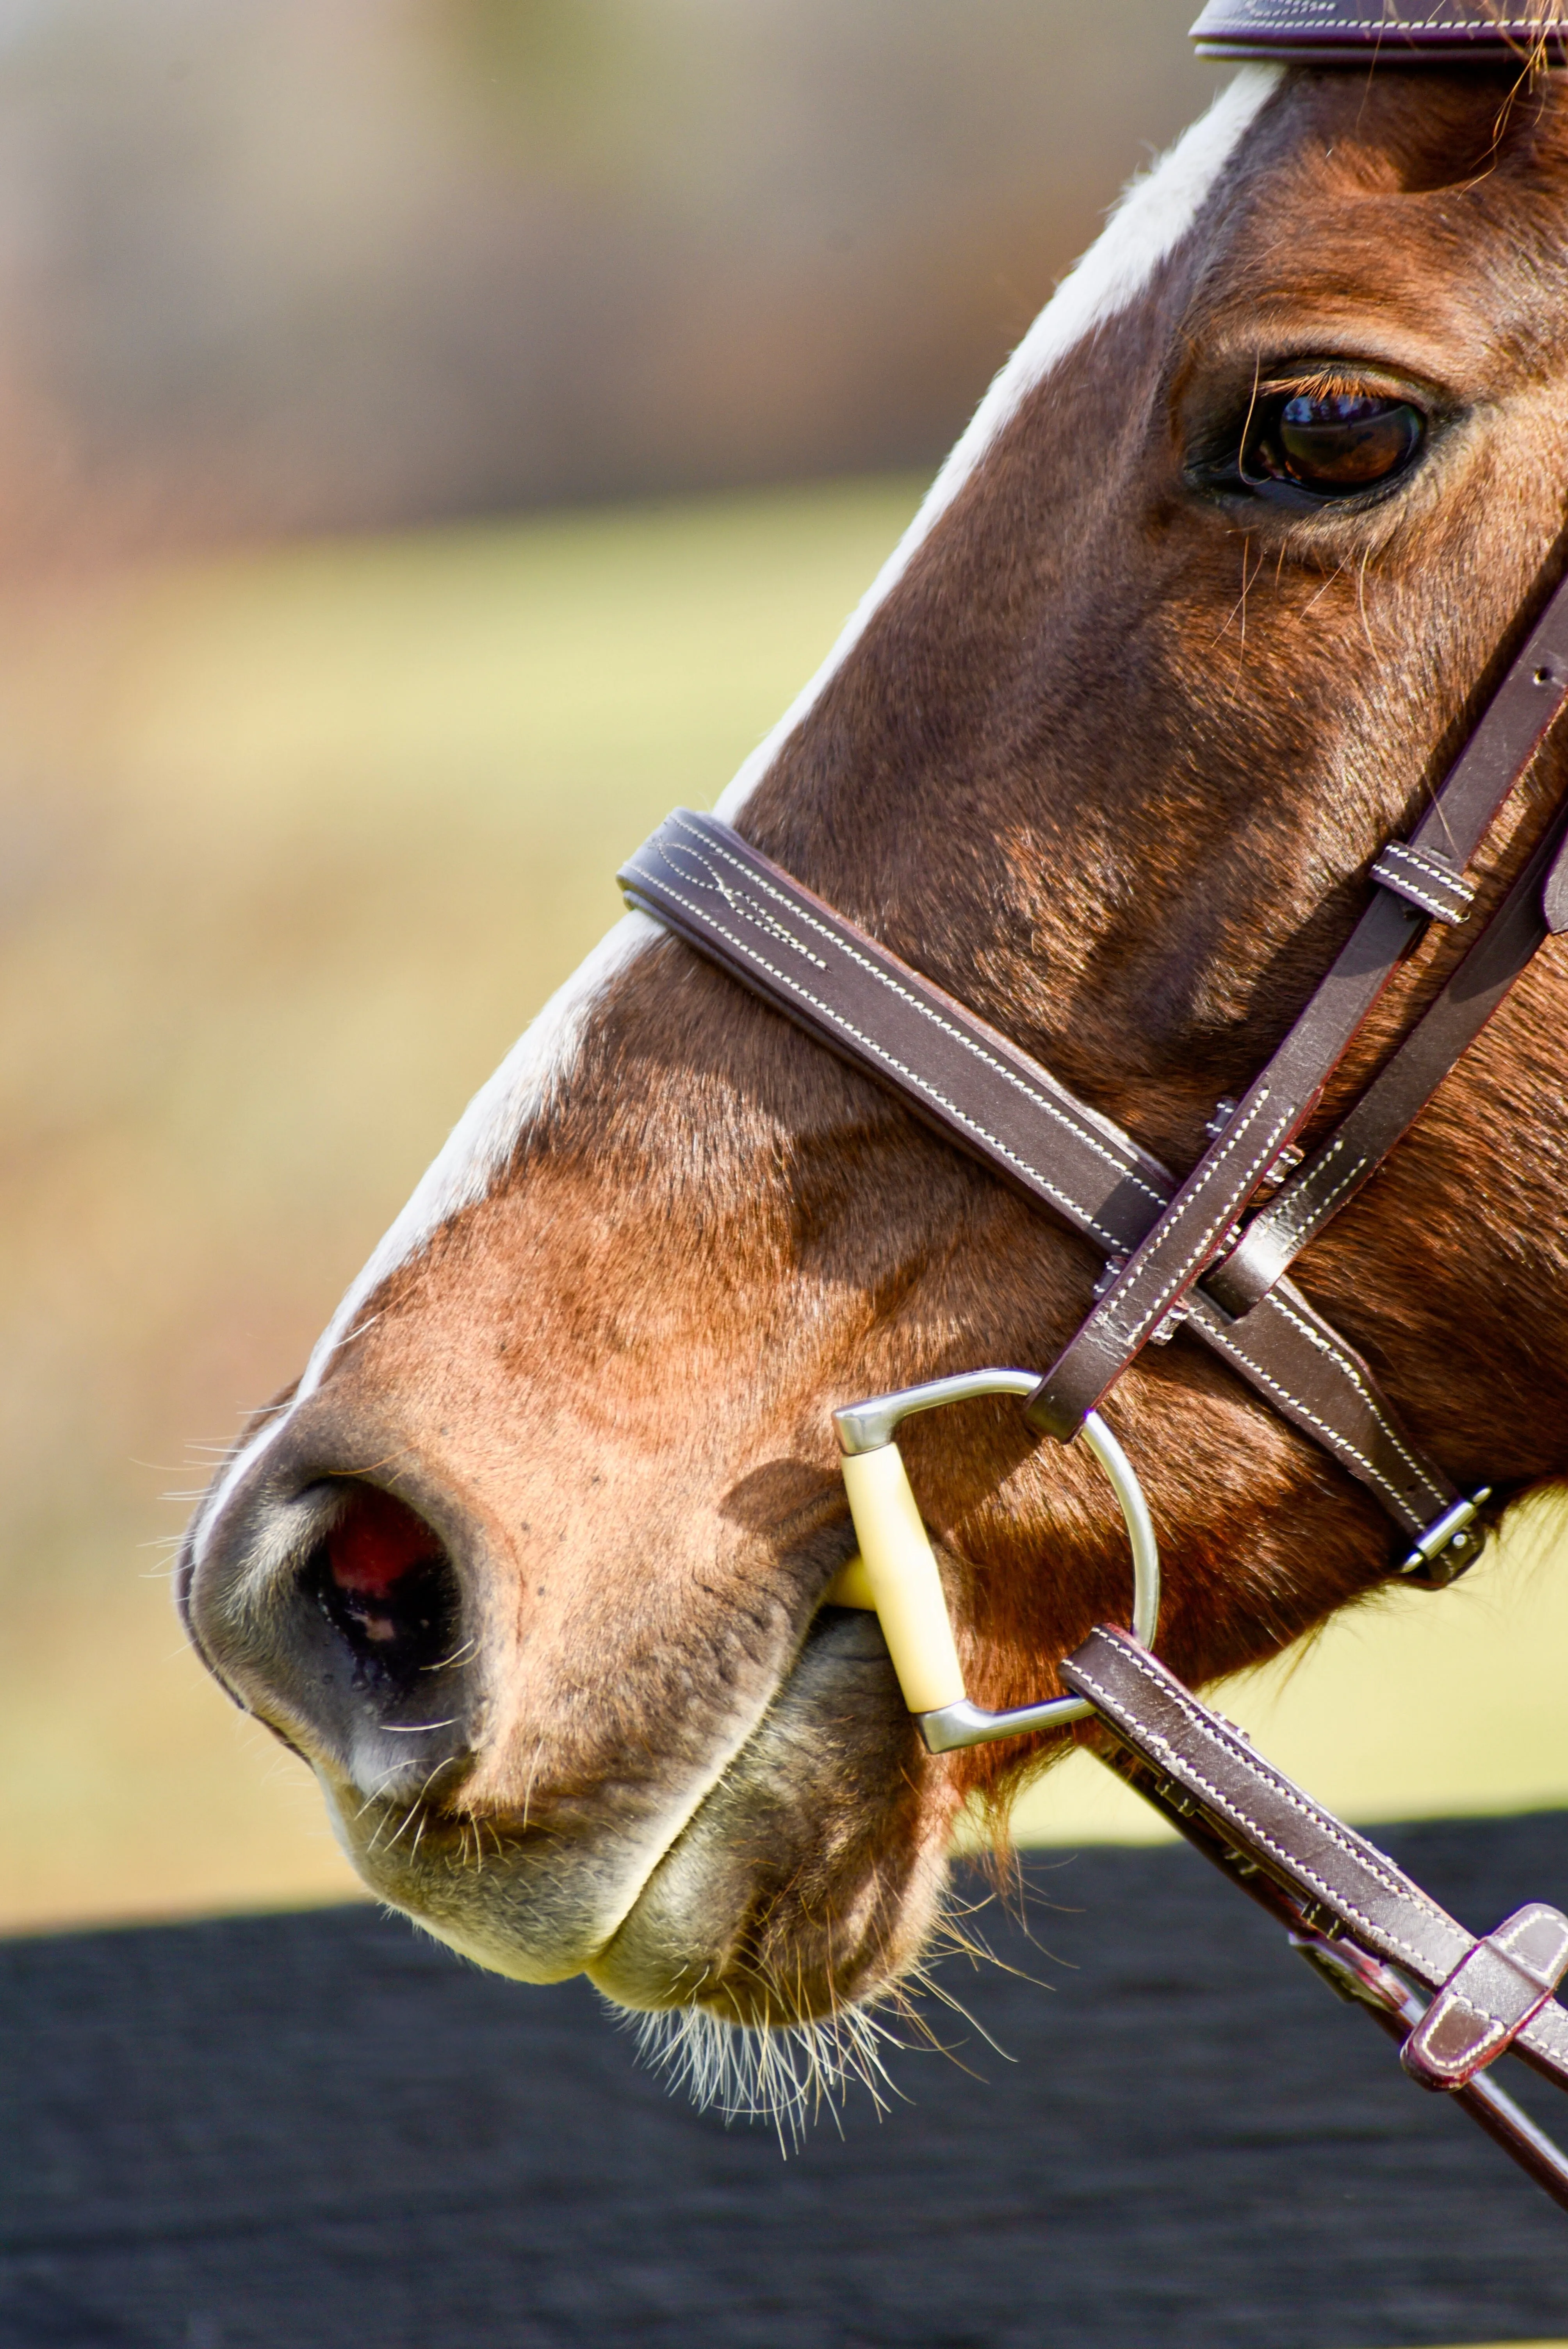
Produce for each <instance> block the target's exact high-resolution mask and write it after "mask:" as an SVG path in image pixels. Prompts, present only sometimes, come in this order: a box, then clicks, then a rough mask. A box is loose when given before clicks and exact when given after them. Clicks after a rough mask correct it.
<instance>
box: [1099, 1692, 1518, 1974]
mask: <svg viewBox="0 0 1568 2349" xmlns="http://www.w3.org/2000/svg"><path fill="white" fill-rule="evenodd" d="M1117 1654H1118V1656H1119V1658H1120V1660H1121V1661H1123V1662H1124V1663H1128V1664H1130V1665H1131V1667H1132V1669H1133V1670H1134V1671H1136V1672H1138V1673H1139V1674H1140V1677H1141V1678H1142V1679H1144V1680H1146V1681H1147V1682H1149V1683H1150V1686H1151V1687H1152V1688H1155V1689H1157V1690H1158V1691H1159V1692H1160V1694H1161V1696H1162V1697H1164V1698H1165V1699H1166V1700H1167V1701H1168V1702H1170V1703H1172V1704H1174V1705H1175V1706H1176V1708H1177V1710H1178V1712H1180V1713H1181V1714H1182V1715H1183V1717H1184V1718H1185V1719H1186V1720H1187V1722H1188V1723H1190V1725H1191V1727H1192V1728H1193V1729H1195V1730H1197V1731H1198V1732H1199V1733H1200V1734H1201V1735H1202V1736H1203V1737H1204V1738H1206V1739H1207V1741H1208V1743H1209V1744H1211V1745H1212V1746H1213V1747H1215V1748H1216V1749H1217V1750H1218V1751H1219V1752H1220V1753H1222V1754H1225V1753H1229V1754H1231V1755H1232V1758H1233V1759H1234V1760H1237V1761H1240V1762H1243V1763H1244V1764H1246V1766H1247V1767H1248V1768H1249V1769H1251V1770H1254V1771H1256V1772H1257V1773H1258V1774H1259V1775H1261V1776H1263V1777H1264V1778H1265V1779H1266V1780H1267V1782H1268V1784H1269V1785H1270V1787H1271V1790H1272V1791H1273V1792H1274V1794H1276V1795H1278V1796H1279V1797H1280V1798H1281V1800H1282V1801H1284V1803H1286V1804H1287V1805H1288V1806H1289V1807H1290V1808H1291V1809H1292V1810H1294V1811H1296V1812H1299V1814H1300V1815H1301V1816H1302V1817H1303V1818H1305V1819H1309V1820H1310V1821H1311V1822H1312V1824H1313V1826H1315V1827H1316V1828H1317V1829H1318V1830H1319V1831H1320V1833H1322V1834H1323V1835H1325V1836H1326V1839H1327V1840H1328V1841H1329V1842H1330V1843H1332V1844H1333V1845H1335V1846H1336V1848H1337V1849H1338V1850H1340V1851H1342V1852H1343V1853H1344V1854H1345V1856H1346V1858H1347V1859H1349V1860H1351V1861H1352V1862H1354V1864H1355V1865H1356V1866H1357V1868H1363V1869H1365V1871H1366V1873H1367V1875H1368V1876H1370V1877H1371V1878H1372V1879H1373V1881H1374V1882H1375V1883H1377V1884H1380V1885H1381V1887H1382V1889H1383V1890H1384V1891H1385V1892H1387V1894H1388V1895H1389V1896H1390V1897H1391V1898H1392V1899H1396V1900H1402V1901H1407V1902H1408V1903H1409V1904H1410V1905H1411V1906H1412V1907H1413V1908H1417V1909H1421V1910H1423V1911H1424V1912H1425V1914H1426V1915H1427V1916H1428V1917H1429V1918H1430V1920H1432V1922H1433V1923H1434V1924H1435V1925H1437V1926H1438V1927H1439V1929H1442V1930H1447V1931H1449V1932H1452V1933H1458V1934H1459V1935H1460V1938H1461V1939H1462V1940H1464V1941H1465V1942H1466V1943H1468V1944H1469V1947H1468V1948H1467V1949H1466V1950H1465V1951H1464V1953H1463V1954H1464V1955H1465V1956H1468V1955H1469V1954H1470V1949H1471V1948H1473V1947H1474V1946H1475V1944H1474V1942H1473V1940H1471V1937H1470V1935H1469V1934H1468V1933H1466V1932H1465V1931H1464V1929H1463V1927H1462V1926H1460V1925H1456V1924H1455V1922H1454V1920H1453V1919H1452V1918H1451V1917H1449V1915H1447V1913H1446V1912H1445V1911H1444V1910H1443V1909H1439V1907H1438V1905H1437V1902H1436V1901H1435V1900H1429V1899H1427V1897H1426V1895H1425V1894H1424V1893H1423V1892H1421V1890H1420V1888H1419V1887H1418V1886H1417V1885H1414V1884H1411V1883H1410V1882H1409V1880H1408V1878H1405V1877H1403V1876H1400V1877H1398V1878H1395V1877H1391V1876H1385V1875H1384V1874H1383V1873H1382V1871H1381V1870H1380V1869H1379V1868H1377V1867H1376V1866H1375V1865H1374V1864H1373V1862H1372V1860H1371V1859H1370V1857H1369V1856H1368V1854H1367V1850H1366V1849H1365V1848H1364V1847H1362V1846H1360V1845H1359V1844H1356V1843H1351V1842H1350V1841H1349V1840H1348V1838H1347V1837H1346V1833H1345V1831H1344V1829H1343V1828H1342V1827H1341V1826H1340V1825H1339V1822H1338V1821H1337V1820H1336V1819H1331V1818H1330V1817H1329V1816H1328V1815H1327V1814H1326V1812H1323V1811H1320V1810H1319V1809H1318V1808H1317V1806H1316V1805H1315V1803H1312V1802H1311V1801H1309V1800H1308V1798H1307V1797H1306V1796H1305V1795H1303V1794H1302V1793H1301V1792H1300V1790H1299V1789H1298V1788H1297V1787H1295V1786H1293V1785H1291V1783H1290V1781H1289V1780H1288V1779H1287V1778H1282V1777H1280V1776H1279V1775H1277V1774H1276V1773H1274V1771H1272V1770H1270V1769H1269V1768H1268V1766H1267V1764H1265V1763H1264V1762H1263V1761H1262V1760H1261V1758H1260V1757H1259V1756H1258V1755H1257V1754H1252V1753H1248V1752H1247V1751H1246V1750H1245V1749H1244V1748H1243V1746H1242V1744H1241V1743H1240V1741H1239V1740H1238V1741H1237V1742H1236V1744H1235V1746H1234V1747H1233V1748H1232V1747H1230V1746H1228V1745H1227V1743H1226V1741H1225V1739H1224V1738H1223V1736H1222V1734H1221V1733H1219V1732H1218V1731H1217V1730H1216V1729H1215V1728H1214V1726H1213V1725H1212V1723H1210V1722H1209V1721H1208V1720H1207V1719H1206V1718H1205V1717H1204V1715H1203V1714H1202V1713H1199V1712H1197V1711H1195V1710H1193V1709H1192V1708H1191V1704H1190V1702H1183V1699H1184V1697H1185V1695H1186V1692H1185V1691H1184V1690H1181V1691H1180V1692H1179V1691H1178V1689H1177V1688H1176V1687H1175V1686H1173V1685H1172V1684H1171V1682H1168V1681H1167V1680H1166V1679H1165V1678H1164V1677H1163V1675H1162V1674H1159V1673H1156V1672H1153V1671H1150V1669H1149V1666H1148V1664H1147V1663H1146V1662H1145V1661H1144V1660H1143V1658H1142V1657H1141V1656H1140V1655H1137V1654H1136V1653H1134V1652H1133V1651H1130V1650H1129V1649H1124V1648H1122V1647H1120V1646H1118V1649H1117ZM1073 1678H1074V1679H1075V1680H1077V1681H1082V1682H1084V1683H1085V1685H1086V1686H1087V1687H1088V1688H1090V1689H1092V1690H1093V1691H1094V1693H1095V1695H1096V1696H1097V1697H1098V1698H1099V1701H1100V1702H1101V1703H1102V1704H1103V1706H1104V1708H1105V1710H1106V1712H1107V1713H1109V1714H1110V1717H1111V1719H1112V1720H1113V1721H1114V1720H1115V1719H1116V1717H1117V1711H1118V1707H1117V1701H1116V1699H1115V1698H1114V1697H1113V1696H1112V1695H1111V1693H1110V1692H1109V1690H1108V1689H1107V1688H1106V1687H1105V1686H1104V1685H1103V1684H1102V1683H1101V1682H1098V1681H1097V1680H1096V1679H1095V1677H1094V1674H1093V1673H1092V1672H1091V1671H1088V1670H1087V1669H1086V1667H1085V1666H1084V1665H1082V1664H1081V1663H1079V1662H1078V1660H1077V1658H1076V1657H1075V1659H1074V1661H1073ZM1138 1734H1139V1742H1140V1744H1145V1745H1152V1746H1155V1747H1157V1748H1158V1749H1159V1750H1160V1751H1161V1753H1162V1754H1165V1755H1166V1756H1167V1757H1168V1759H1169V1761H1170V1764H1171V1768H1172V1769H1173V1770H1174V1771H1176V1772H1178V1773H1182V1774H1185V1775H1186V1776H1187V1777H1188V1778H1190V1779H1191V1780H1192V1781H1193V1782H1195V1784H1196V1785H1199V1786H1201V1787H1202V1790H1203V1792H1204V1794H1205V1795H1208V1796H1209V1797H1210V1799H1211V1800H1212V1803H1213V1805H1214V1806H1215V1808H1216V1809H1217V1810H1218V1811H1220V1812H1221V1813H1222V1815H1223V1816H1226V1817H1228V1818H1233V1819H1234V1820H1236V1821H1237V1822H1238V1823H1239V1825H1241V1826H1243V1827H1245V1829H1246V1831H1247V1833H1248V1834H1249V1835H1250V1836H1252V1837H1253V1838H1254V1839H1255V1840H1256V1841H1257V1842H1258V1843H1260V1844H1261V1845H1262V1846H1263V1847H1264V1850H1265V1851H1268V1852H1272V1853H1273V1854H1274V1857H1275V1858H1276V1859H1279V1860H1281V1861H1283V1862H1284V1863H1285V1864H1286V1865H1287V1866H1288V1867H1289V1868H1290V1870H1291V1872H1292V1874H1293V1875H1295V1876H1299V1877H1302V1878H1305V1881H1306V1882H1307V1883H1308V1884H1310V1885H1311V1886H1312V1888H1313V1889H1314V1890H1315V1891H1316V1892H1319V1893H1321V1894H1322V1896H1323V1898H1324V1899H1326V1901H1327V1902H1328V1903H1329V1905H1330V1907H1331V1908H1334V1909H1340V1910H1343V1912H1344V1913H1345V1915H1346V1916H1347V1917H1349V1918H1352V1919H1353V1920H1355V1922H1356V1923H1357V1925H1359V1926H1361V1927H1362V1929H1363V1930H1364V1931H1366V1932H1368V1933H1372V1934H1375V1935H1377V1937H1378V1938H1379V1939H1380V1940H1382V1941H1383V1942H1385V1943H1387V1945H1389V1946H1390V1947H1392V1948H1394V1949H1396V1950H1398V1951H1399V1953H1400V1955H1401V1956H1403V1957H1406V1958H1408V1959H1409V1960H1410V1961H1411V1962H1412V1963H1413V1964H1414V1965H1415V1966H1416V1967H1417V1969H1418V1971H1419V1972H1420V1973H1421V1974H1422V1976H1423V1977H1425V1976H1426V1974H1427V1971H1428V1969H1429V1966H1430V1964H1431V1959H1432V1952H1431V1951H1426V1950H1422V1949H1421V1948H1419V1947H1418V1944H1417V1943H1416V1942H1414V1941H1408V1940H1404V1939H1403V1938H1402V1937H1401V1936H1400V1935H1399V1934H1398V1933H1396V1932H1394V1931H1393V1930H1391V1929H1390V1928H1389V1927H1388V1926H1387V1925H1380V1924H1378V1923H1377V1921H1376V1920H1375V1919H1373V1918H1371V1917H1369V1916H1368V1915H1367V1913H1366V1912H1365V1910H1363V1909H1358V1908H1357V1906H1356V1905H1355V1903H1354V1902H1353V1901H1351V1900H1350V1899H1347V1898H1346V1894H1345V1892H1344V1891H1343V1889H1341V1888H1340V1887H1339V1886H1337V1885H1334V1884H1331V1883H1330V1882H1329V1881H1328V1879H1327V1878H1326V1877H1324V1876H1320V1875H1317V1874H1316V1873H1315V1871H1314V1870H1313V1869H1312V1868H1309V1867H1308V1866H1307V1865H1306V1863H1305V1861H1304V1860H1303V1859H1302V1858H1301V1857H1300V1855H1299V1854H1298V1853H1296V1852H1293V1851H1289V1850H1287V1849H1286V1847H1285V1846H1284V1844H1282V1843H1279V1842H1277V1841H1276V1840H1275V1839H1274V1837H1271V1836H1270V1835H1269V1834H1267V1833H1266V1831H1265V1830H1264V1828H1263V1827H1262V1826H1260V1825H1259V1824H1258V1822H1257V1820H1256V1819H1254V1818H1253V1817H1251V1816H1249V1815H1248V1813H1247V1812H1246V1811H1245V1810H1244V1809H1243V1807H1242V1806H1241V1804H1240V1803H1238V1802H1237V1801H1236V1799H1235V1797H1234V1796H1233V1795H1228V1794H1227V1793H1226V1792H1225V1791H1224V1789H1223V1788H1222V1787H1220V1786H1217V1785H1214V1783H1213V1782H1212V1779H1210V1778H1207V1777H1205V1776H1204V1775H1203V1774H1202V1771H1201V1770H1199V1769H1198V1768H1197V1767H1196V1766H1195V1765H1194V1764H1193V1763H1192V1762H1191V1760H1190V1759H1189V1758H1188V1756H1187V1755H1185V1754H1179V1753H1178V1752H1177V1749H1176V1747H1175V1746H1174V1745H1173V1744H1171V1740H1170V1739H1169V1738H1168V1737H1165V1736H1163V1735H1161V1733H1160V1732H1159V1731H1158V1730H1151V1729H1150V1726H1149V1723H1147V1722H1146V1721H1140V1722H1139V1723H1138Z"/></svg>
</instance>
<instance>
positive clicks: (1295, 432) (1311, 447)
mask: <svg viewBox="0 0 1568 2349" xmlns="http://www.w3.org/2000/svg"><path fill="white" fill-rule="evenodd" d="M1426 429H1427V419H1426V418H1425V417H1424V416H1423V415H1422V413H1421V411H1420V409H1418V408H1415V407H1413V406H1412V405H1411V403H1410V402H1409V401H1408V399H1390V398H1384V397H1382V396H1380V395H1379V394H1377V393H1375V392H1364V391H1338V392H1328V393H1326V394H1315V393H1312V392H1305V391H1298V392H1293V393H1292V394H1291V395H1290V396H1289V398H1285V399H1280V400H1270V401H1266V402H1265V403H1264V406H1263V409H1262V410H1261V412H1260V414H1259V415H1258V417H1257V419H1256V420H1255V425H1254V429H1253V431H1252V432H1251V433H1249V435H1248V439H1247V446H1246V448H1245V449H1244V450H1243V452H1242V466H1241V471H1242V478H1243V481H1250V482H1253V483H1254V484H1255V483H1258V482H1261V481H1295V483H1296V484H1297V485H1298V486H1299V487H1300V488H1302V489H1304V490H1308V491H1311V492H1315V494H1316V495H1317V496H1318V497H1328V498H1333V497H1351V496H1353V495H1354V494H1355V492H1357V490H1367V489H1371V488H1374V487H1375V486H1376V485H1377V483H1378V482H1379V481H1391V480H1392V479H1393V477H1394V476H1395V475H1396V474H1397V473H1402V472H1403V471H1404V470H1405V468H1406V466H1407V465H1408V464H1409V462H1410V460H1411V459H1412V458H1413V457H1414V456H1415V454H1416V452H1417V450H1418V449H1419V447H1420V445H1421V441H1422V438H1423V436H1424V434H1425V432H1426Z"/></svg>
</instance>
